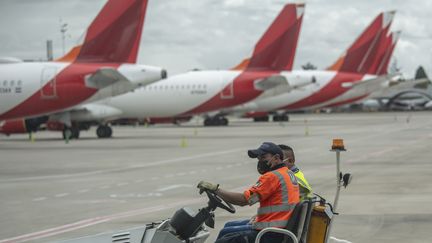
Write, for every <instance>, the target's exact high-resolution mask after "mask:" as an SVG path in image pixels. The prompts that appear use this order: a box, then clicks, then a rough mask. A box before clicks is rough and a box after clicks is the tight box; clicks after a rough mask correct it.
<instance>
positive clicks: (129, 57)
mask: <svg viewBox="0 0 432 243" xmlns="http://www.w3.org/2000/svg"><path fill="white" fill-rule="evenodd" d="M147 3H148V0H108V2H107V3H106V4H105V6H104V7H103V8H102V10H101V11H100V12H99V14H98V15H97V16H96V18H95V19H94V20H93V22H92V24H91V25H90V26H89V27H88V29H87V31H86V33H85V34H84V36H83V37H84V40H83V43H82V44H80V45H78V46H76V47H74V48H73V49H72V50H71V51H70V52H69V53H68V54H66V55H65V56H64V57H62V58H60V59H58V60H56V61H64V62H86V63H96V62H97V63H106V62H110V63H136V60H137V56H138V49H139V44H140V40H141V34H142V29H143V24H144V18H145V13H146V9H147Z"/></svg>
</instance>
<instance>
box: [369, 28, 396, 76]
mask: <svg viewBox="0 0 432 243" xmlns="http://www.w3.org/2000/svg"><path fill="white" fill-rule="evenodd" d="M400 34H401V31H396V32H392V33H391V34H390V35H389V36H388V37H387V44H386V49H385V52H384V53H383V58H382V61H381V62H380V64H379V66H378V69H377V70H376V72H372V74H376V75H384V74H387V73H388V72H387V71H388V66H389V64H390V60H391V57H392V55H393V51H394V48H395V47H396V44H397V42H398V40H399V37H400Z"/></svg>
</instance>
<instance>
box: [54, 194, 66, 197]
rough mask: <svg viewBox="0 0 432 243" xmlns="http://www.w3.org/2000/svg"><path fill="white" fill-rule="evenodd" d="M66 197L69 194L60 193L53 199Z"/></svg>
mask: <svg viewBox="0 0 432 243" xmlns="http://www.w3.org/2000/svg"><path fill="white" fill-rule="evenodd" d="M67 195H69V193H60V194H57V195H55V196H54V197H66V196H67Z"/></svg>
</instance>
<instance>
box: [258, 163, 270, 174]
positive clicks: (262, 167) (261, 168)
mask: <svg viewBox="0 0 432 243" xmlns="http://www.w3.org/2000/svg"><path fill="white" fill-rule="evenodd" d="M257 171H258V173H260V174H261V175H264V174H265V173H267V172H269V171H271V167H270V165H269V161H268V160H258V164H257Z"/></svg>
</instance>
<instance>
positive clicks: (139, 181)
mask: <svg viewBox="0 0 432 243" xmlns="http://www.w3.org/2000/svg"><path fill="white" fill-rule="evenodd" d="M143 181H144V179H139V180H135V183H141V182H143Z"/></svg>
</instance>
